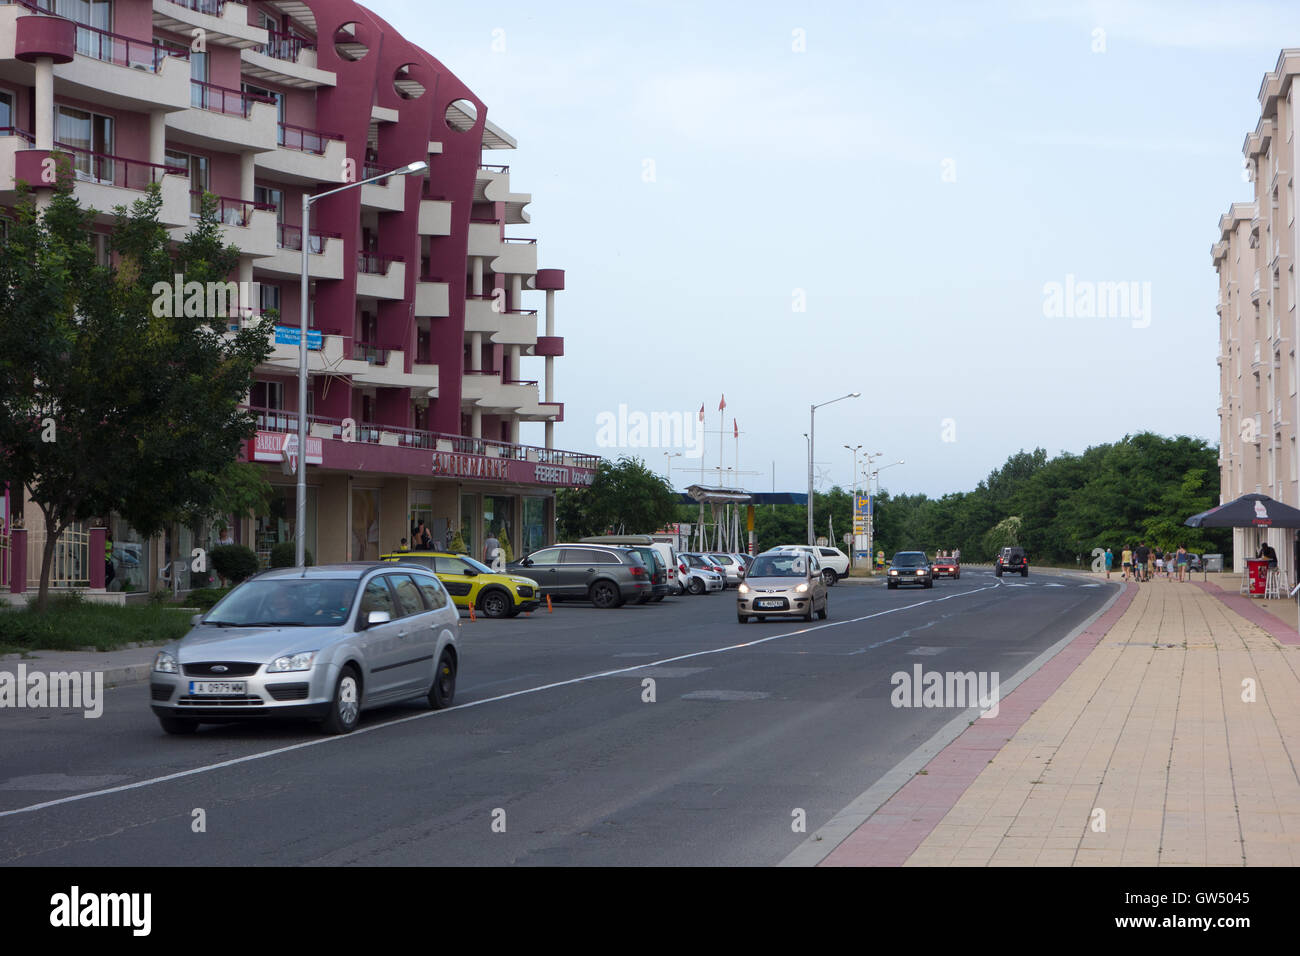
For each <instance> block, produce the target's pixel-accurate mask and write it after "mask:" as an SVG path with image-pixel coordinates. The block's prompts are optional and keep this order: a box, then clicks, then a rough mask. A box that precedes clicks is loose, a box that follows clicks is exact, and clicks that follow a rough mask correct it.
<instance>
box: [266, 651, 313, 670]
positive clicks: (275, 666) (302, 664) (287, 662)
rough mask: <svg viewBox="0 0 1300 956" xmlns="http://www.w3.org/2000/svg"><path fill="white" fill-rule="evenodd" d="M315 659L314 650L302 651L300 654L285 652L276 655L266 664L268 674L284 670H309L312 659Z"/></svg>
mask: <svg viewBox="0 0 1300 956" xmlns="http://www.w3.org/2000/svg"><path fill="white" fill-rule="evenodd" d="M315 659H316V652H315V651H303V652H302V653H300V654H287V655H285V656H284V657H277V658H276V659H275V660H273V661H271V663H270V664H269V665H267V668H266V672H267V673H268V674H283V673H284V672H285V671H306V670H311V664H312V661H314V660H315Z"/></svg>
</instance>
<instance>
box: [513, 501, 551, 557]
mask: <svg viewBox="0 0 1300 956" xmlns="http://www.w3.org/2000/svg"><path fill="white" fill-rule="evenodd" d="M520 531H521V532H522V535H523V538H522V540H521V541H520V542H519V546H520V548H521V549H522V551H521V553H520V555H519V557H521V558H525V557H527V556H528V555H530V554H532V553H533V552H534V551H536V550H538V549H539V548H543V547H545V546H546V499H545V498H525V499H524V520H523V527H522V528H520Z"/></svg>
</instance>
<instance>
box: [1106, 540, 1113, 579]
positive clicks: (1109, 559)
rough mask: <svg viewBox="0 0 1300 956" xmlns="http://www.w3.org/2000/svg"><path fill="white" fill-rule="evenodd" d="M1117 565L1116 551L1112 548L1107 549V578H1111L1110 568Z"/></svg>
mask: <svg viewBox="0 0 1300 956" xmlns="http://www.w3.org/2000/svg"><path fill="white" fill-rule="evenodd" d="M1114 566H1115V552H1113V551H1111V549H1110V548H1107V549H1106V580H1107V581H1109V580H1110V569H1111V568H1113V567H1114Z"/></svg>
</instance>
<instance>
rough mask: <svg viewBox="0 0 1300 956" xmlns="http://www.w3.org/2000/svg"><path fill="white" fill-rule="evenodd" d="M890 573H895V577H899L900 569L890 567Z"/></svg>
mask: <svg viewBox="0 0 1300 956" xmlns="http://www.w3.org/2000/svg"><path fill="white" fill-rule="evenodd" d="M889 573H890V574H892V575H894V576H895V577H898V571H896V570H895V569H893V568H890V569H889Z"/></svg>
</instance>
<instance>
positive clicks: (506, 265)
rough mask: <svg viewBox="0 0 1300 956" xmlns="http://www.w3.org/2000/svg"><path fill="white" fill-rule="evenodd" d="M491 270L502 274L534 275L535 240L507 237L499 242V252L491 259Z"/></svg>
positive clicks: (535, 262)
mask: <svg viewBox="0 0 1300 956" xmlns="http://www.w3.org/2000/svg"><path fill="white" fill-rule="evenodd" d="M492 271H493V272H497V273H501V274H504V275H524V276H531V275H536V274H537V242H536V241H535V240H527V241H525V240H514V241H512V240H511V239H509V238H507V239H506V240H505V242H503V243H502V244H501V254H500V255H498V256H497V257H496V258H495V259H493V260H492Z"/></svg>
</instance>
